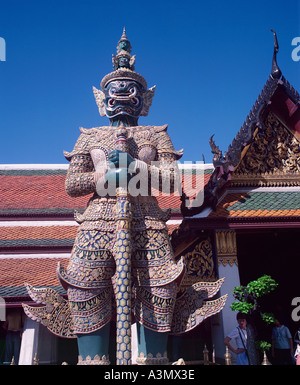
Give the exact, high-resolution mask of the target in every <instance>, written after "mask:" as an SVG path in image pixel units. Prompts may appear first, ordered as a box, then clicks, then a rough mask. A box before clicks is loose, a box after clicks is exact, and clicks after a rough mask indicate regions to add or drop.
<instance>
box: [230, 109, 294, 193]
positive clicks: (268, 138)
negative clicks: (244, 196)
mask: <svg viewBox="0 0 300 385" xmlns="http://www.w3.org/2000/svg"><path fill="white" fill-rule="evenodd" d="M299 171H300V142H299V140H298V139H297V137H296V136H295V135H294V133H292V132H291V131H290V130H289V129H288V128H287V127H285V126H284V124H283V123H282V122H281V121H280V120H279V119H278V117H277V116H276V115H275V114H274V113H273V112H269V113H268V115H267V116H266V118H265V120H264V122H263V123H262V125H261V128H260V129H257V130H256V132H255V134H254V138H253V141H252V143H251V144H250V145H249V146H247V148H245V151H244V152H243V154H242V156H241V161H240V162H239V164H238V165H237V166H236V169H235V171H234V173H233V175H232V180H231V182H230V186H298V185H300V174H299Z"/></svg>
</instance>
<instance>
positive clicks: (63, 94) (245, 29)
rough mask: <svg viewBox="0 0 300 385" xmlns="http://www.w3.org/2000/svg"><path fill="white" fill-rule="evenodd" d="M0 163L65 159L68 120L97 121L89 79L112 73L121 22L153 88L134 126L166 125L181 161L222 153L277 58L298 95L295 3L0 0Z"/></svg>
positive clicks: (95, 81)
mask: <svg viewBox="0 0 300 385" xmlns="http://www.w3.org/2000/svg"><path fill="white" fill-rule="evenodd" d="M0 5H1V7H0V37H2V38H4V39H5V42H6V61H5V62H4V61H2V62H0V124H1V152H0V163H1V164H19V163H66V162H67V161H66V160H65V158H64V157H63V150H67V151H70V150H71V149H72V148H73V146H74V144H75V141H76V139H77V137H78V135H79V127H80V126H82V127H86V128H89V127H96V126H101V125H107V124H108V123H109V122H108V119H107V118H102V117H100V115H99V113H98V108H97V106H96V103H95V101H94V96H93V92H92V87H93V86H95V87H97V88H100V81H101V79H102V78H103V76H104V75H106V74H107V73H109V72H111V71H112V63H111V57H112V54H115V53H116V45H117V42H118V40H119V39H120V36H121V34H122V30H123V27H124V26H125V27H126V32H127V36H128V38H129V40H130V41H131V45H132V48H133V49H132V54H136V71H137V72H139V73H140V74H142V75H143V76H144V77H145V78H146V80H147V82H148V87H151V86H153V85H156V86H157V87H156V94H155V97H154V99H153V104H152V107H151V109H150V113H149V116H148V117H143V118H141V119H140V120H139V123H140V124H143V125H144V124H145V125H146V124H153V125H162V124H166V123H167V124H168V125H169V129H168V130H169V133H170V135H171V137H172V140H173V143H174V146H175V148H176V149H177V150H179V149H181V148H183V149H184V157H183V158H182V161H201V160H202V155H204V157H205V161H206V162H207V163H209V162H211V161H212V155H211V150H210V146H209V138H210V136H211V135H213V134H215V141H216V144H217V145H219V147H220V149H222V150H223V152H225V151H226V150H227V148H228V146H229V144H230V143H231V142H232V140H233V138H234V137H235V135H236V133H237V132H238V130H239V129H240V127H241V126H242V124H243V122H244V120H245V119H246V117H247V115H248V113H249V111H250V110H251V108H252V106H253V104H254V102H255V100H256V98H257V97H258V95H259V93H260V91H261V89H262V88H263V86H264V84H265V82H266V81H267V78H268V76H269V74H270V70H271V63H272V54H273V34H272V33H271V31H270V29H271V28H273V29H274V30H275V31H276V32H277V36H278V40H279V54H278V64H279V67H280V68H281V70H282V72H283V75H284V76H285V77H286V78H287V79H288V81H289V82H290V83H291V84H292V85H293V86H294V88H295V89H297V90H298V91H300V61H298V62H295V61H293V60H292V57H291V53H292V50H293V48H294V47H292V45H291V42H292V39H293V38H294V37H297V36H300V4H299V1H298V0H289V1H279V0H273V1H271V0H265V1H261V0H251V1H235V0H228V1H221V0H212V1H200V0H186V1H182V0H181V1H178V0H172V1H171V0H160V1H158V0H152V1H151V2H150V1H147V2H143V1H137V0H131V1H128V2H124V1H119V0H114V1H110V2H108V1H101V0H78V1H70V0H59V1H58V0H48V1H42V0H39V1H37V0H26V1H18V0H7V1H5V0H1V2H0Z"/></svg>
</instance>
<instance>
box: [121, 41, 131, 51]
mask: <svg viewBox="0 0 300 385" xmlns="http://www.w3.org/2000/svg"><path fill="white" fill-rule="evenodd" d="M128 48H129V42H128V41H127V40H122V41H120V43H119V50H120V51H123V50H124V51H128Z"/></svg>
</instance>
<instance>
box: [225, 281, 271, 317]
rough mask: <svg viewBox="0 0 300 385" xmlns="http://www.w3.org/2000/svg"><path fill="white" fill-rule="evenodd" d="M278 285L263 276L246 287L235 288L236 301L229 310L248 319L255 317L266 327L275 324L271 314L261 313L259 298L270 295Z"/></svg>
mask: <svg viewBox="0 0 300 385" xmlns="http://www.w3.org/2000/svg"><path fill="white" fill-rule="evenodd" d="M277 286H278V283H277V282H276V281H275V280H274V279H273V278H271V277H270V276H269V275H263V276H262V277H260V278H258V279H257V280H255V281H251V282H249V283H248V285H247V286H236V287H235V288H234V289H233V292H232V293H233V296H234V298H235V299H236V301H235V302H233V303H232V304H231V306H230V308H231V310H233V311H237V312H242V313H245V314H248V315H249V316H250V317H251V316H252V317H253V316H255V317H256V318H257V315H259V316H260V318H261V319H262V320H263V321H264V322H266V323H267V324H268V325H270V324H272V323H274V322H275V318H274V315H273V314H272V313H264V312H262V309H261V306H260V303H259V300H260V298H261V297H263V296H265V295H267V294H270V293H271V292H272V291H274V290H275V289H276V287H277Z"/></svg>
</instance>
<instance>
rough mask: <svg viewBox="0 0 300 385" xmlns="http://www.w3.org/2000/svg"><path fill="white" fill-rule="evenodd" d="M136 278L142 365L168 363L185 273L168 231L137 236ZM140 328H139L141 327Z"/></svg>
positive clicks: (150, 231) (136, 314)
mask: <svg viewBox="0 0 300 385" xmlns="http://www.w3.org/2000/svg"><path fill="white" fill-rule="evenodd" d="M134 241H135V243H134V244H135V253H134V255H133V268H134V269H133V277H134V284H135V286H134V290H133V292H134V295H135V301H134V302H135V306H134V314H135V318H136V320H137V333H138V358H137V363H138V364H144V365H160V364H167V363H168V357H167V340H168V333H169V332H170V331H171V327H172V318H173V311H174V307H175V301H176V296H177V291H178V285H179V284H180V280H181V277H182V275H183V272H184V266H183V265H182V264H177V263H176V261H175V260H174V255H173V250H172V248H171V245H170V239H169V236H168V232H167V231H164V230H163V231H158V230H152V229H149V230H147V231H145V232H141V233H136V234H135V238H134ZM138 323H139V324H140V325H139V324H138Z"/></svg>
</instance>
